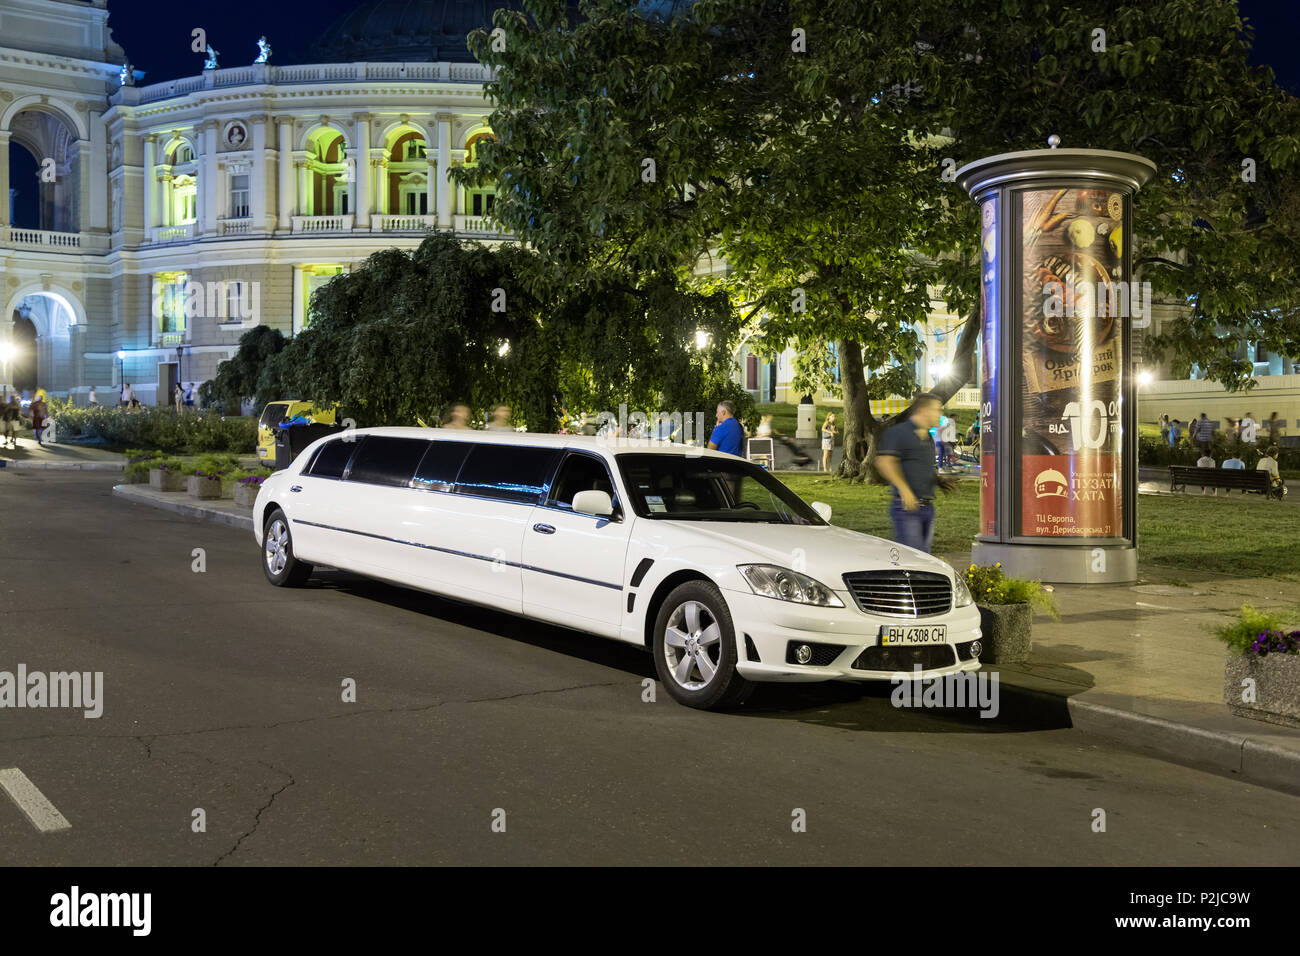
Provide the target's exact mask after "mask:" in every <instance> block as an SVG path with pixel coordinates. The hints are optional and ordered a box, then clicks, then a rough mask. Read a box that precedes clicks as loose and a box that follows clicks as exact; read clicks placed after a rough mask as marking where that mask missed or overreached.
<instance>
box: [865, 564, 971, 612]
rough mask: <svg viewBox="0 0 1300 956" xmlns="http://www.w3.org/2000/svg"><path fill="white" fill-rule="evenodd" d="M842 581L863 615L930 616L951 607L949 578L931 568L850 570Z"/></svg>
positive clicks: (950, 583) (946, 610)
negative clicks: (930, 569) (921, 569)
mask: <svg viewBox="0 0 1300 956" xmlns="http://www.w3.org/2000/svg"><path fill="white" fill-rule="evenodd" d="M844 583H845V584H846V585H848V588H849V591H850V592H851V593H852V594H853V600H855V601H857V602H858V609H859V610H861V611H863V612H864V613H866V614H887V615H889V616H890V617H929V616H931V615H934V614H947V613H948V611H949V610H950V609H951V608H952V581H951V580H949V578H948V575H946V574H936V573H934V572H933V571H853V572H851V573H849V574H846V575H844Z"/></svg>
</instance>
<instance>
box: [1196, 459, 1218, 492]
mask: <svg viewBox="0 0 1300 956" xmlns="http://www.w3.org/2000/svg"><path fill="white" fill-rule="evenodd" d="M1196 467H1197V468H1214V467H1215V464H1214V459H1213V458H1211V457H1210V453H1209V452H1207V451H1203V452H1201V457H1200V458H1198V459H1196ZM1207 490H1209V491H1212V492H1213V493H1214V497H1215V498H1217V497H1219V489H1218V488H1210V489H1206V487H1205V486H1204V485H1202V486H1201V494H1205V492H1206V491H1207Z"/></svg>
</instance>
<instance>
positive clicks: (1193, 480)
mask: <svg viewBox="0 0 1300 956" xmlns="http://www.w3.org/2000/svg"><path fill="white" fill-rule="evenodd" d="M1188 485H1199V486H1200V487H1201V488H1226V489H1228V490H1229V491H1249V492H1253V493H1254V494H1257V495H1265V496H1268V497H1275V496H1274V495H1272V494H1271V491H1272V488H1271V485H1270V483H1269V474H1268V472H1266V471H1258V470H1256V469H1252V468H1197V467H1195V466H1191V465H1170V466H1169V491H1170V492H1171V493H1172V492H1175V491H1186V490H1187V486H1188Z"/></svg>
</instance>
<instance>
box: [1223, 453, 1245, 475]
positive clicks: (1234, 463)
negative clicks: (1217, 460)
mask: <svg viewBox="0 0 1300 956" xmlns="http://www.w3.org/2000/svg"><path fill="white" fill-rule="evenodd" d="M1222 467H1224V468H1230V469H1232V470H1233V471H1245V470H1246V463H1245V462H1244V461H1242V460H1241V459H1240V458H1238V457H1237V456H1236V455H1233V456H1232V457H1231V458H1227V459H1224V462H1223V465H1222Z"/></svg>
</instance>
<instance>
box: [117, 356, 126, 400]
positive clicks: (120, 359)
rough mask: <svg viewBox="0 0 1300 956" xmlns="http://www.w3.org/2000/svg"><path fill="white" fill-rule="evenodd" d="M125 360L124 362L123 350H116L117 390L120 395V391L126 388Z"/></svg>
mask: <svg viewBox="0 0 1300 956" xmlns="http://www.w3.org/2000/svg"><path fill="white" fill-rule="evenodd" d="M125 360H126V351H125V350H124V349H118V350H117V390H118V392H119V393H121V391H122V389H124V388H126V362H125ZM120 397H121V396H120V394H119V398H120Z"/></svg>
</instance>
